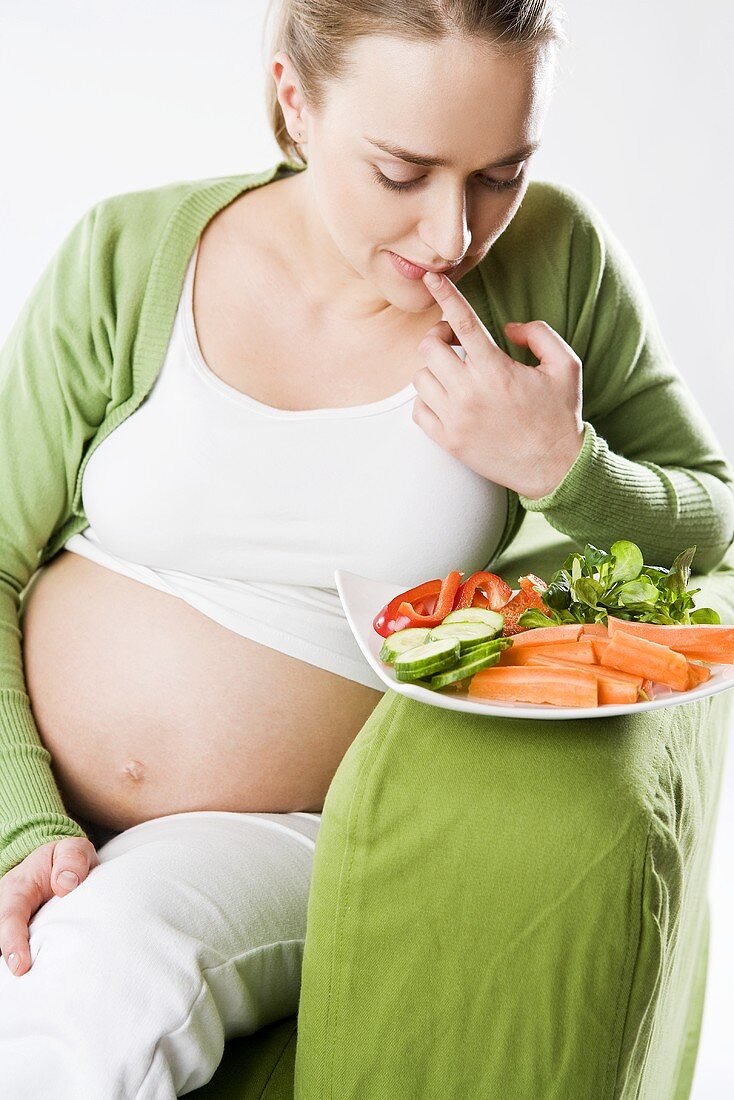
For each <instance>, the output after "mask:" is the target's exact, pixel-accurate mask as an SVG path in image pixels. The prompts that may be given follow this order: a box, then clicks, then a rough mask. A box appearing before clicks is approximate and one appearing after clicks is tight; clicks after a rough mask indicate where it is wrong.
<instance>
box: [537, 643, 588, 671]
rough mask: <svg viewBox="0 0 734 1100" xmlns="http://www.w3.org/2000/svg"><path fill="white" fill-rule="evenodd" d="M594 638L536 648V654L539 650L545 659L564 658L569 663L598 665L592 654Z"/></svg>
mask: <svg viewBox="0 0 734 1100" xmlns="http://www.w3.org/2000/svg"><path fill="white" fill-rule="evenodd" d="M596 641H597V639H596V638H579V640H578V641H577V642H559V643H558V645H544V646H538V648H537V650H536V652H539V651H540V650H541V649H542V651H543V653H544V654H545V655H546V657H565V658H566V659H567V660H571V661H581V662H582V663H583V664H585V665H594V664H597V663H598V660H597V656H596V654H595V652H594V643H595V642H596Z"/></svg>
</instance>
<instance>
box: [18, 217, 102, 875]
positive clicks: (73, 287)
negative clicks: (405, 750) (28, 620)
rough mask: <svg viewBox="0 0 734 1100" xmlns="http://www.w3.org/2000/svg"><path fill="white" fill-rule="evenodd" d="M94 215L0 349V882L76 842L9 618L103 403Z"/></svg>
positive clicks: (56, 519) (68, 243)
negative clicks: (37, 856) (38, 853)
mask: <svg viewBox="0 0 734 1100" xmlns="http://www.w3.org/2000/svg"><path fill="white" fill-rule="evenodd" d="M97 211H98V206H94V207H92V208H91V209H90V210H88V211H87V213H86V214H84V215H83V217H82V218H80V220H79V221H78V222H77V223H76V225H74V227H73V228H72V230H71V232H70V233H69V234H68V235H67V237H66V238H65V239H64V241H63V242H62V244H61V246H60V247H59V249H58V250H57V252H56V253H55V255H54V256H53V258H52V259H51V261H50V263H49V264H48V266H47V267H46V269H45V270H44V271H43V273H42V275H41V276H40V278H39V280H38V281H37V283H36V284H35V286H34V287H33V289H32V290H31V293H30V295H29V297H28V299H27V300H26V302H25V304H24V306H23V308H22V309H21V312H20V314H19V316H18V318H17V320H16V322H15V324H14V326H13V328H12V329H11V331H10V333H9V335H8V337H7V339H6V341H5V343H4V345H3V346H2V348H1V349H0V878H1V877H2V876H3V875H4V874H5V873H6V872H7V871H8V870H10V869H11V868H12V867H14V866H15V865H16V864H18V863H19V862H21V861H22V860H24V859H25V857H26V856H28V855H29V854H30V853H31V852H33V851H34V850H35V849H36V848H38V847H40V846H41V845H43V844H46V843H48V842H49V841H51V840H59V839H61V838H64V837H83V838H85V839H88V838H87V837H86V834H85V832H84V830H83V829H82V828H81V826H80V825H79V824H78V823H77V822H75V821H73V820H72V819H71V818H70V817H69V816H68V814H67V813H66V810H65V808H64V805H63V803H62V799H61V794H60V792H59V789H58V786H57V784H56V781H55V779H54V776H53V773H52V770H51V756H50V753H49V752H48V750H47V749H45V748H44V746H43V745H42V743H41V740H40V736H39V733H38V728H37V726H36V723H35V720H34V718H33V714H32V711H31V705H30V700H29V697H28V692H27V686H26V682H25V675H24V670H23V659H22V644H21V630H20V625H19V608H20V596H21V593H22V592H23V590H24V589H25V587H26V585H27V584H28V582H29V580H30V578H31V576H32V575H33V573H34V572H35V571H36V569H37V567H38V564H39V558H40V555H41V552H42V550H43V549H44V547H45V546H46V544H47V543H48V541H49V539H50V537H51V536H52V534H53V533H54V532H55V531H57V530H58V529H59V528H60V527H61V525H62V524H63V523H64V522H65V521H66V520H67V519H68V518H69V515H70V514H71V507H72V502H73V499H74V492H75V487H76V478H77V473H78V470H79V466H80V463H81V460H82V456H83V452H84V448H85V446H86V445H87V443H88V441H89V440H90V438H91V437H92V436H93V435H94V433H95V431H96V429H97V427H98V426H99V424H100V423H101V422H102V420H103V419H104V415H105V410H106V408H107V405H108V403H109V401H110V392H109V389H110V379H111V376H112V349H111V346H110V340H109V334H108V332H107V329H106V327H105V323H104V316H103V314H102V312H101V311H99V310H95V308H94V301H93V294H94V290H95V288H94V287H93V286H90V278H89V271H90V257H91V255H92V249H93V245H94V235H95V225H96V216H97Z"/></svg>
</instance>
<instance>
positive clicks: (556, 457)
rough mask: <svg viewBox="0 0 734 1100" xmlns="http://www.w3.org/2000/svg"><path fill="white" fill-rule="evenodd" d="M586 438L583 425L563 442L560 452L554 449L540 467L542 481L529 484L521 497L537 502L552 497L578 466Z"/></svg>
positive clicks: (539, 472)
mask: <svg viewBox="0 0 734 1100" xmlns="http://www.w3.org/2000/svg"><path fill="white" fill-rule="evenodd" d="M585 438H586V425H585V424H582V426H581V428H580V429H579V430H578V432H577V433H575V434H574V435H573V436H572V437H570V438H569V439H568V440H563V443H562V445H561V446H559V448H558V451H557V452H556V450H555V449H554V452H553V453H552V454H550V455H548V456H547V459H546V460H544V461H543V463H542V466H540V465H539V467H538V474H539V476H542V478H543V480H542V481H536V482H535V483H534V484H529V485H528V486H527V487H526V489H527V491H526V489H523V490H522V491H521V492H520V496H522V497H524V499H525V500H532V501H537V500H541V499H542V498H543V497H547V496H550V495H551V493H554V492H555V491H556V489H558V488H559V486H560V485H562V484H563V482H564V481H565V480H566V478H567V477H568V475H569V473H570V472H571V470H572V469H573V467H574V466H575V465H576V461H577V459H578V457H579V455H580V454H581V451H582V449H583V446H584V440H585Z"/></svg>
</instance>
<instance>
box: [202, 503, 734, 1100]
mask: <svg viewBox="0 0 734 1100" xmlns="http://www.w3.org/2000/svg"><path fill="white" fill-rule="evenodd" d="M573 546H574V544H573V543H572V542H570V540H568V539H567V538H565V537H564V536H561V535H559V534H558V532H556V531H555V530H554V529H553V528H552V527H550V526H549V525H548V523H547V522H546V521H545V519H544V518H543V517H542V516H541V515H540V514H530V515H528V516H527V517H526V520H525V523H524V525H523V528H522V530H521V532H520V534H519V536H518V537H517V539H516V540H515V542H514V543H513V545H512V546H511V547H510V548H509V550H508V551H507V552H506V553H505V555H504V557H503V559H502V560H501V561H500V562H499V563H498V565H497V567H496V568H497V571H498V572H499V573H500V574H501V575H502V576H503V577H504V578H505V579H506V580H507V581H508V582H509V583H513V584H516V582H517V578H518V576H520V575H521V574H523V573H526V572H531V571H532V572H535V573H538V574H539V575H541V576H545V577H548V576H549V575H550V573H551V572H552V571H553V570H554V569H555V568H557V567H558V565H560V563H561V562H562V560H563V558H564V557H565V556H566V554H567V553H568V552H569V550H570V549H571V548H573ZM681 549H683V547H681ZM694 564H695V562H694ZM694 580H695V583H696V585H697V586H699V585H700V587H701V588H702V592H701V593H700V594H699V596H698V597H697V603H698V604H699V605H700V606H704V605H709V606H713V607H715V608H717V610H719V612H720V614H721V618H722V621H723V622H729V623H734V547H733V548H732V549H731V550H730V551H729V554H728V555H727V558H726V559H725V561H724V562H723V563H722V564H721V566H719V568H718V569H717V570H716V571H715V572H713V573H711V574H708V575H706V576H697V577H695V578H694ZM730 709H731V695H730V693H729V692H726V693H724V694H721V695H717V696H713V697H710V698H708V699H705V700H701V701H699V702H695V703H690V704H687V705H685V706H678V707H666V708H662V709H660V710H656V711H651V712H648V713H647V714H645V713H642V714H639V715H633V716H613V717H609V718H605V719H591V720H576V721H557V722H546V721H539V720H525V719H508V718H493V717H489V716H475V715H472V714H463V713H459V712H456V711H447V710H443V709H439V708H437V707H433V706H430V705H428V704H424V703H418V702H415V701H414V700H409V699H407V698H405V697H403V696H401V695H399V694H398V693H397V692H393V691H388V692H387V693H386V694H385V696H384V697H383V699H382V700H381V701H380V703H379V704H378V705H377V707H376V708H375V710H374V711H373V713H372V715H371V716H370V718H369V719H368V721H367V722H366V723H365V725H364V726H363V728H362V729H361V730H360V732H359V734H358V736H357V737H356V739H355V740H354V741H353V742H352V744H351V745H350V747H349V749H348V751H347V753H346V755H345V756H344V758H343V760H342V762H341V764H340V766H339V769H338V771H337V773H336V775H335V777H334V779H333V781H332V784H331V786H330V788H329V792H328V795H327V799H326V803H325V805H324V813H323V818H322V825H321V831H320V834H319V838H318V842H317V847H316V854H315V861H314V871H313V880H312V886H311V893H310V897H309V910H308V932H307V938H306V943H305V949H304V959H303V977H302V987H301V999H300V1005H299V1011H298V1016H297V1017H296V1016H291V1017H289V1018H287V1019H285V1020H282V1021H278V1022H277V1023H276V1024H273V1025H270V1026H269V1027H267V1028H264V1029H263V1030H262V1031H260V1032H258V1033H256V1034H255V1035H251V1036H247V1037H243V1038H240V1039H232V1040H230V1041H229V1042H228V1043H227V1045H226V1048H225V1054H224V1058H223V1060H222V1063H221V1065H220V1067H219V1068H218V1070H217V1072H216V1074H215V1076H214V1077H213V1078H212V1080H211V1081H210V1082H209V1084H208V1085H206V1086H204V1087H203V1088H200V1089H198V1090H196V1091H195V1092H193V1093H190V1094H189V1095H191V1096H195V1097H200V1098H202V1100H203V1098H205V1097H206V1098H214V1097H217V1098H221V1100H228V1098H232V1100H255V1098H258V1100H260V1098H262V1100H293V1098H294V1097H296V1098H297V1100H386V1098H390V1100H469V1098H477V1100H479V1098H481V1100H506V1098H512V1100H540V1098H542V1100H606V1098H609V1100H612V1098H617V1097H622V1098H625V1100H632V1098H633V1097H634V1098H635V1100H685V1098H686V1097H688V1096H689V1094H690V1088H691V1081H692V1078H693V1070H694V1065H695V1059H696V1053H697V1048H698V1039H699V1033H700V1026H701V1015H702V1009H703V1000H704V991H705V982H706V968H707V957H708V937H709V906H708V895H707V882H708V873H709V863H710V855H711V848H712V842H713V837H714V832H715V826H716V816H717V807H718V799H719V792H720V786H721V776H722V771H723V761H724V755H725V749H726V741H727V734H728V727H729V719H730ZM296 1024H297V1025H298V1026H297V1028H296Z"/></svg>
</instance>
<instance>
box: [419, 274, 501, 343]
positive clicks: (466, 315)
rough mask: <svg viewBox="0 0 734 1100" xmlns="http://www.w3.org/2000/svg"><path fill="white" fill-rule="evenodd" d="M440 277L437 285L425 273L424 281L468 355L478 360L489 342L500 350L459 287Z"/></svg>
mask: <svg viewBox="0 0 734 1100" xmlns="http://www.w3.org/2000/svg"><path fill="white" fill-rule="evenodd" d="M439 278H440V280H441V281H440V283H439V285H438V286H436V287H433V286H430V285H429V283H427V282H426V276H425V275H424V276H423V282H424V283H425V285H426V286H427V287H428V289H429V290H430V292H431V294H432V295H433V297H434V298H435V299H436V301H437V302H438V303H439V305H440V306H441V307H442V308H443V315H444V318H445V320H446V321H447V322H448V323H449V325H450V326H451V328H452V329H453V331H454V332H455V333H456V336H457V338H458V340H459V343H460V344H461V346H462V347H463V348H464V349H465V350H466V353H467V355H471V357H472V358H473V359H474V360H475V361H478V360H479V358H480V357H481V356H482V355H485V354H486V351H487V345H488V344H489V346H490V347H493V348H496V349H497V351H499V350H500V349H499V347H498V345H497V343H496V342H495V339H494V337H493V336H492V334H491V332H489V330H488V329H487V328H486V327H485V326H484V325H483V324H482V322H481V320H480V319H479V317H477V315H476V313H475V312H474V310H473V309H472V307H471V306H470V305H469V303H468V301H467V300H466V298H465V297H464V295H463V294H462V293H461V291H460V290H459V289H458V287H456V286H455V285H454V283H452V282H451V280H450V279H447V278H446V277H445V276H444V275H440V276H439Z"/></svg>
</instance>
